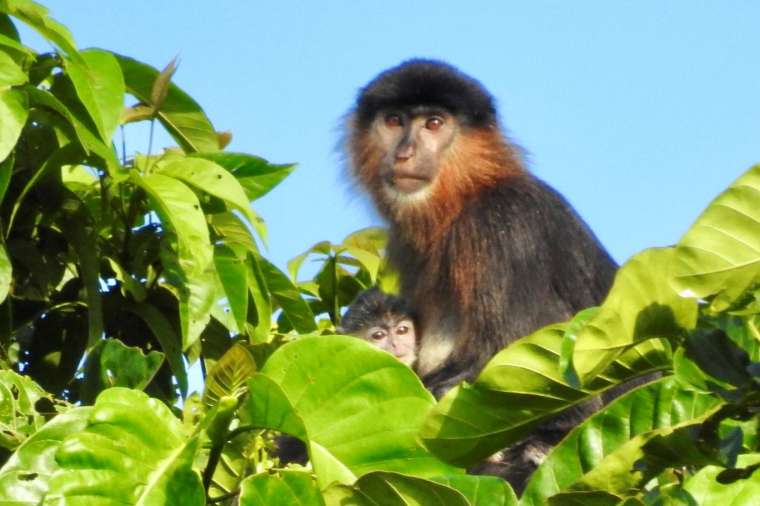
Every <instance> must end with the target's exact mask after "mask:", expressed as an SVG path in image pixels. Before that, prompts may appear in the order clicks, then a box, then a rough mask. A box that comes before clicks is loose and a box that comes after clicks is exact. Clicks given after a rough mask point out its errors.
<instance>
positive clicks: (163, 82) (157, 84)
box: [150, 57, 177, 110]
mask: <svg viewBox="0 0 760 506" xmlns="http://www.w3.org/2000/svg"><path fill="white" fill-rule="evenodd" d="M176 71H177V58H176V57H175V58H172V61H170V62H169V63H168V64H167V65H166V67H164V69H163V70H162V71H161V73H160V74H158V77H156V80H155V81H153V87H152V88H151V91H150V104H151V105H152V106H153V107H154V108H155V109H156V110H158V109H161V106H162V105H163V103H164V100H166V96H167V95H168V93H169V83H170V82H171V80H172V76H173V75H174V73H175V72H176Z"/></svg>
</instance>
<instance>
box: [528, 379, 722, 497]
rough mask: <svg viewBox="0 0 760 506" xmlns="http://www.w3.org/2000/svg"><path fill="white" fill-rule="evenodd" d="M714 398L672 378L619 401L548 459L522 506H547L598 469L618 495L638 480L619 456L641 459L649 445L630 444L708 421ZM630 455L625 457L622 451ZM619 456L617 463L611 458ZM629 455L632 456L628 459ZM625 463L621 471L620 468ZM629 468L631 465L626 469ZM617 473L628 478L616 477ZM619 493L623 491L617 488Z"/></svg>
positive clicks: (581, 427) (576, 431)
mask: <svg viewBox="0 0 760 506" xmlns="http://www.w3.org/2000/svg"><path fill="white" fill-rule="evenodd" d="M718 404H719V401H718V399H716V398H715V397H713V396H711V395H709V394H705V393H699V392H694V391H693V390H691V389H689V388H688V387H685V386H683V385H680V384H679V383H678V382H677V380H676V379H675V378H673V377H666V378H662V379H660V380H658V381H655V382H653V383H650V384H648V385H645V386H642V387H639V388H637V389H635V390H632V391H630V392H628V393H627V394H626V395H624V396H622V397H619V398H618V399H616V400H615V401H613V402H612V403H610V404H609V405H608V406H606V407H605V408H604V409H602V410H601V411H599V412H597V413H594V414H593V415H592V416H591V417H590V418H589V419H588V420H586V421H584V422H583V423H582V424H581V425H579V426H578V427H576V428H575V429H573V431H572V432H571V433H570V434H569V435H568V436H567V437H566V438H565V439H563V440H562V442H560V443H559V444H558V445H557V446H556V447H555V448H554V449H553V450H552V451H551V452H550V453H549V455H548V456H547V457H546V459H545V460H544V461H543V463H542V464H541V465H540V466H539V468H538V469H537V470H536V472H535V473H534V474H533V476H532V477H531V479H530V481H529V482H528V485H527V486H526V488H525V492H524V493H523V495H522V498H521V504H522V505H523V506H539V505H545V504H548V502H547V501H548V498H549V497H550V496H552V495H554V494H557V493H559V492H561V491H565V490H567V489H568V488H569V487H570V486H571V485H572V484H573V483H575V482H577V481H579V480H580V479H581V477H582V476H583V475H585V474H586V473H589V472H592V471H593V470H595V469H597V470H598V471H597V472H600V473H605V479H607V480H609V481H608V482H607V483H609V484H610V486H605V487H603V488H605V489H606V490H607V491H608V492H615V490H612V489H611V484H612V483H614V482H616V481H620V480H621V479H622V480H628V479H632V478H635V477H633V476H632V469H630V468H628V467H626V465H628V464H629V463H630V461H624V460H620V456H626V455H627V456H628V457H629V458H631V459H635V458H636V456H637V455H638V457H639V458H640V457H641V456H642V452H641V450H640V447H641V445H642V444H643V442H645V440H646V439H639V440H637V441H636V442H634V443H630V441H632V440H633V439H634V438H636V437H643V436H644V435H648V434H652V435H653V434H654V433H655V431H657V430H669V428H671V427H674V426H677V425H679V424H682V423H688V422H689V421H691V420H694V419H696V418H699V417H701V416H703V415H704V414H705V413H707V412H708V411H710V410H712V409H714V408H715V407H716V406H718ZM626 445H629V446H628V447H627V448H628V450H623V451H621V448H626ZM615 452H618V453H617V455H618V456H617V457H611V458H610V459H609V461H607V460H605V459H607V457H608V456H610V455H612V454H614V453H615ZM627 452H629V453H627ZM614 459H618V460H617V462H620V463H622V465H621V466H620V467H618V468H615V467H612V466H611V464H612V463H613V462H615V460H614ZM626 462H628V464H627V463H626ZM615 471H617V472H620V473H622V475H623V476H617V475H615V473H614V472H615ZM618 488H619V487H618Z"/></svg>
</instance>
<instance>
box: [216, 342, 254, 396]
mask: <svg viewBox="0 0 760 506" xmlns="http://www.w3.org/2000/svg"><path fill="white" fill-rule="evenodd" d="M255 373H256V361H255V360H254V359H253V356H252V355H251V354H250V353H249V352H248V350H247V349H246V348H245V346H243V345H242V344H234V345H232V347H231V348H230V349H229V350H227V352H226V353H225V354H224V355H222V358H220V359H219V361H218V362H217V363H216V365H214V367H213V368H212V369H211V371H210V372H209V374H208V376H206V386H205V388H204V391H203V404H205V405H206V406H207V407H209V408H212V407H214V406H216V405H217V404H218V403H219V399H221V398H222V397H237V398H240V397H242V396H243V395H244V394H245V393H246V392H247V391H248V390H247V386H246V383H247V381H248V380H249V379H250V378H251V377H252V376H253V375H254V374H255Z"/></svg>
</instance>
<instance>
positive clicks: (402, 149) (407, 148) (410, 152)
mask: <svg viewBox="0 0 760 506" xmlns="http://www.w3.org/2000/svg"><path fill="white" fill-rule="evenodd" d="M395 155H396V160H398V161H404V160H409V159H410V158H411V157H413V156H414V145H413V144H412V143H404V144H401V145H400V146H399V147H398V148H396V153H395Z"/></svg>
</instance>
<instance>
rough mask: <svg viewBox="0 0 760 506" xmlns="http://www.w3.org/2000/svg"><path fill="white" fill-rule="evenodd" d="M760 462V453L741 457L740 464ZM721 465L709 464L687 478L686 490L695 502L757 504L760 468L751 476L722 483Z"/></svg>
mask: <svg viewBox="0 0 760 506" xmlns="http://www.w3.org/2000/svg"><path fill="white" fill-rule="evenodd" d="M758 462H760V454H757V453H755V454H753V455H744V456H740V457H739V462H738V465H740V466H749V465H752V464H757V463H758ZM722 471H724V469H723V468H721V467H716V466H708V467H704V468H702V469H700V470H699V472H697V473H696V474H694V476H692V477H690V478H689V479H687V480H686V483H685V484H684V490H685V491H686V492H688V493H689V494H690V495H691V496H692V497H693V498H694V501H695V504H705V505H709V504H719V505H721V506H747V505H751V504H755V503H756V502H757V498H758V497H760V468H758V469H756V470H755V472H754V473H752V475H751V476H749V477H748V478H745V479H741V480H737V481H734V482H733V483H727V484H726V483H720V482H719V481H718V480H717V476H718V474H719V473H721V472H722Z"/></svg>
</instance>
